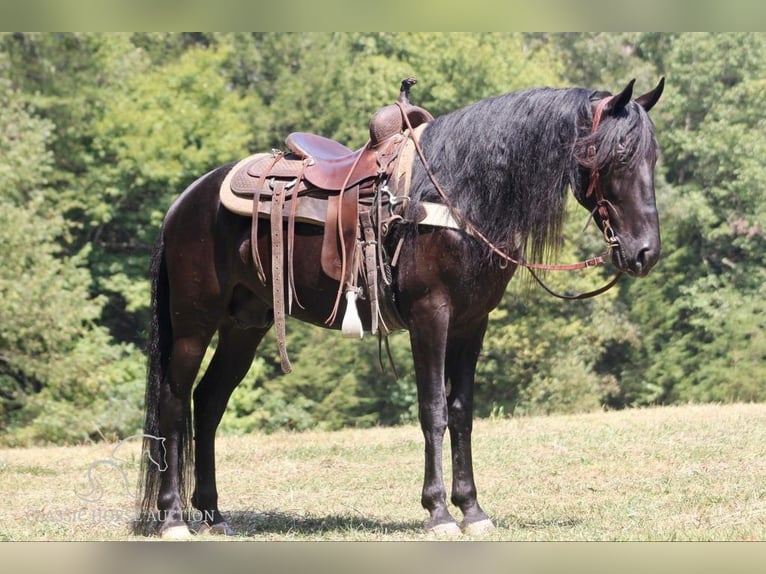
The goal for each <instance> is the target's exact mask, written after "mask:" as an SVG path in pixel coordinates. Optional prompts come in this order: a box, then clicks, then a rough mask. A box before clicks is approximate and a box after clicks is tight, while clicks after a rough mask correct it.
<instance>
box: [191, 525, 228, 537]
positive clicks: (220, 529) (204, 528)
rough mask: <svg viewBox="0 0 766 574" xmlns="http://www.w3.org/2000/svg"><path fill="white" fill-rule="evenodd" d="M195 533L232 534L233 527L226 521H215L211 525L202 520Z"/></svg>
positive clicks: (208, 534)
mask: <svg viewBox="0 0 766 574" xmlns="http://www.w3.org/2000/svg"><path fill="white" fill-rule="evenodd" d="M197 534H200V535H202V536H234V529H233V528H232V527H231V526H229V523H228V522H216V523H215V524H213V525H212V526H211V525H209V524H207V523H205V522H203V523H202V524H201V525H200V527H199V530H198V531H197Z"/></svg>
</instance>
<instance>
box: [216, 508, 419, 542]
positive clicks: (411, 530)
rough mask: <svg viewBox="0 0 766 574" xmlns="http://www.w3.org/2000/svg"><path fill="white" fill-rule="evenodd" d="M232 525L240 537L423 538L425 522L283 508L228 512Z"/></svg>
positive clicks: (227, 518)
mask: <svg viewBox="0 0 766 574" xmlns="http://www.w3.org/2000/svg"><path fill="white" fill-rule="evenodd" d="M224 516H225V517H226V520H227V522H228V523H229V525H230V526H231V527H232V528H233V529H234V531H235V532H236V534H237V535H238V536H243V537H248V536H263V535H264V534H266V535H269V534H271V535H279V536H298V537H304V536H310V537H313V536H327V537H330V538H332V537H334V536H338V537H344V538H345V537H348V536H349V534H351V533H353V534H354V535H358V536H361V537H370V538H376V537H383V536H389V535H392V534H395V535H397V537H399V536H402V537H403V538H412V539H419V538H422V537H423V525H424V522H422V521H414V520H413V521H396V520H380V519H376V518H366V517H363V516H359V515H357V514H328V515H324V516H319V515H310V514H306V515H303V514H297V513H290V512H283V511H261V512H255V511H244V510H235V511H230V512H225V513H224Z"/></svg>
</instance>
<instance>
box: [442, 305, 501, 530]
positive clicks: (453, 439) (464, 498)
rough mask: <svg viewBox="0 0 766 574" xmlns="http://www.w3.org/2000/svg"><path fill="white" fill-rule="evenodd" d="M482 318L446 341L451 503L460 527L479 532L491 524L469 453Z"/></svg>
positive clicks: (483, 327) (484, 324) (490, 526)
mask: <svg viewBox="0 0 766 574" xmlns="http://www.w3.org/2000/svg"><path fill="white" fill-rule="evenodd" d="M486 328H487V319H486V318H485V319H484V320H483V322H482V324H481V325H479V326H477V327H476V328H475V329H469V330H467V333H469V334H468V335H467V336H465V337H451V338H450V340H449V342H448V343H447V364H446V369H447V380H448V381H449V383H450V392H449V396H448V397H447V407H448V416H449V433H450V445H451V450H452V497H451V500H452V504H454V505H455V506H458V507H459V508H460V510H461V511H462V512H463V521H462V522H461V523H460V527H461V528H462V529H463V531H464V532H466V533H468V534H482V533H484V532H486V531H488V530H491V529H492V528H493V524H492V521H491V520H490V519H489V517H488V516H487V515H486V514H485V513H484V511H483V510H482V509H481V507H480V506H479V503H478V501H477V499H476V483H475V482H474V478H473V460H472V457H471V431H472V429H473V385H474V374H475V372H476V362H477V360H478V358H479V352H480V351H481V344H482V340H483V338H484V332H485V330H486Z"/></svg>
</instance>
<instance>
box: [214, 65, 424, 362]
mask: <svg viewBox="0 0 766 574" xmlns="http://www.w3.org/2000/svg"><path fill="white" fill-rule="evenodd" d="M414 83H415V80H414V79H413V78H407V79H406V80H404V81H403V82H402V86H401V91H400V94H399V98H398V101H397V102H396V103H395V104H392V105H388V106H385V107H383V108H381V109H379V110H378V111H377V112H376V113H375V114H374V115H373V116H372V119H371V120H370V124H369V132H370V139H369V141H368V142H367V144H366V145H364V146H363V147H361V148H359V149H357V150H351V149H349V148H348V147H346V146H345V145H343V144H341V143H339V142H337V141H334V140H332V139H329V138H326V137H323V136H320V135H316V134H311V133H305V132H294V133H291V134H290V135H288V136H287V138H286V140H285V144H286V146H287V151H286V152H285V151H277V150H274V151H272V153H258V154H255V155H252V156H250V157H248V158H245V159H243V160H241V161H240V162H238V163H237V164H236V165H235V166H234V167H233V168H232V169H231V170H230V172H229V174H228V175H227V177H226V178H225V179H224V182H223V184H222V186H221V193H220V195H221V202H222V203H223V205H224V206H225V207H226V208H227V209H230V210H231V211H234V212H236V213H240V214H242V215H249V216H251V217H252V230H251V249H252V255H253V262H254V264H255V267H256V269H257V271H258V274H259V277H260V278H261V280H262V281H263V282H264V283H265V282H266V275H265V273H264V270H263V266H262V264H261V261H260V256H259V254H258V247H257V233H258V231H257V230H258V221H259V219H265V218H268V219H269V222H270V229H271V231H270V233H271V253H272V257H271V260H272V269H271V271H272V273H271V275H272V289H273V295H274V323H275V327H276V330H277V343H278V347H279V351H280V356H281V359H282V370H283V371H284V372H289V371H290V368H291V367H290V364H289V361H288V359H287V353H286V347H285V334H284V310H285V305H284V290H283V282H284V276H285V273H286V275H287V278H288V281H289V287H288V296H289V303H288V309H289V308H290V306H291V304H292V300H293V298H296V299H297V293H295V286H294V283H293V276H292V258H293V240H294V226H295V223H296V222H305V223H311V224H315V225H321V226H324V236H323V244H322V254H321V265H322V270H323V271H324V273H325V274H326V275H328V276H329V277H331V278H333V279H335V280H337V281H338V282H339V283H340V290H339V295H338V299H337V300H336V305H335V309H334V310H333V313H332V315H331V317H330V318H329V319H328V323H333V322H334V321H335V316H336V313H337V310H338V305H339V301H340V293H341V292H342V290H343V289H346V290H347V291H348V290H354V291H355V290H356V283H357V277H358V276H359V274H360V273H361V268H360V267H359V266H358V265H357V263H358V262H359V261H360V259H361V257H359V256H358V255H359V249H360V247H359V246H360V240H361V239H362V238H364V239H365V241H366V244H367V245H371V244H374V243H376V244H379V243H380V242H381V240H382V238H381V237H377V241H373V240H371V237H370V234H371V233H373V231H374V230H373V228H372V227H373V224H372V219H373V216H372V214H371V211H372V207H373V203H374V202H375V201H381V200H380V197H379V196H380V194H378V193H377V192H378V191H379V190H378V188H379V187H380V184H382V183H387V182H388V181H389V180H390V178H391V177H392V176H393V175H395V173H396V170H397V168H398V166H397V159H398V158H399V157H400V154H401V152H402V149H403V148H404V145H405V144H406V143H407V141H408V136H407V135H406V134H405V130H407V129H409V128H412V129H415V128H417V127H418V126H421V125H423V124H425V123H427V122H429V121H431V120H432V119H433V116H432V115H431V114H430V113H429V112H428V111H426V110H425V109H423V108H420V107H418V106H413V105H412V104H410V102H409V97H408V94H409V88H410V87H411V86H412V85H413V84H414ZM408 124H409V125H408ZM376 197H377V199H376ZM363 222H366V227H364V226H363ZM285 226H286V232H287V242H286V247H287V250H286V251H287V259H288V260H287V265H286V266H285V265H283V262H282V258H283V253H284V247H285V244H284V239H283V234H284V231H285V229H284V228H285ZM375 260H376V259H375V258H374V257H372V256H371V255H368V256H366V261H365V266H366V273H367V282H368V283H369V282H370V279H371V278H372V280H373V283H375V282H376V279H375V277H372V275H371V271H370V267H371V266H374V265H375ZM373 271H374V272H375V274H377V272H379V271H380V270H379V269H374V270H373ZM372 289H373V288H372V287H371V286H370V285H368V290H370V291H371V290H372ZM375 290H376V291H377V288H376V289H375ZM376 298H377V294H372V295H371V299H373V300H376ZM347 311H348V309H347ZM377 319H378V317H377V316H375V317H373V320H372V325H373V326H377V325H378V321H377ZM344 322H345V321H344ZM372 330H373V331H375V328H373V329H372ZM344 333H345V325H344ZM386 334H387V333H386Z"/></svg>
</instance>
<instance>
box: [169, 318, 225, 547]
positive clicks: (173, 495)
mask: <svg viewBox="0 0 766 574" xmlns="http://www.w3.org/2000/svg"><path fill="white" fill-rule="evenodd" d="M211 336H212V333H211V335H210V336H208V335H207V334H205V335H201V334H194V335H189V336H176V337H175V338H174V340H173V344H172V350H171V353H170V363H169V365H168V376H167V377H166V379H165V380H164V381H163V383H162V386H161V387H160V395H159V431H160V435H161V436H162V437H164V438H165V452H166V462H167V468H166V469H164V471H163V472H161V473H160V486H159V495H158V497H157V508H158V509H159V511H160V520H161V524H160V534H161V535H162V537H163V538H186V537H187V536H189V530H188V528H187V527H186V523H185V522H184V517H183V511H184V502H183V500H184V498H185V492H184V491H185V488H186V485H187V484H188V482H187V480H186V473H187V472H188V471H189V469H188V468H187V466H188V463H189V462H190V458H191V457H190V456H189V453H190V449H191V444H190V441H191V432H190V428H189V425H190V423H191V417H190V413H189V407H190V404H191V389H192V385H193V383H194V378H195V377H196V375H197V371H198V370H199V366H200V363H201V362H202V357H203V356H204V354H205V349H206V348H207V345H208V343H209V342H210V338H211Z"/></svg>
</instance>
